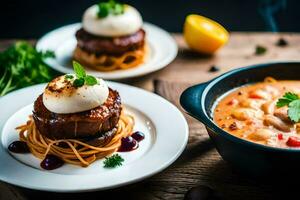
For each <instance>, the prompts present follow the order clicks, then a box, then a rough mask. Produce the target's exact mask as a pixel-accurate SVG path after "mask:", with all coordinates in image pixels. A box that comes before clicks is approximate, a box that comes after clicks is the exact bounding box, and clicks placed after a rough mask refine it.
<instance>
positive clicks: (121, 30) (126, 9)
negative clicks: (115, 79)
mask: <svg viewBox="0 0 300 200" xmlns="http://www.w3.org/2000/svg"><path fill="white" fill-rule="evenodd" d="M142 25H143V20H142V17H141V15H140V13H139V12H138V11H137V10H136V9H135V8H134V7H132V6H130V5H126V4H122V3H118V2H116V1H114V0H109V1H108V2H101V3H99V4H97V5H93V6H91V7H90V8H88V9H87V10H86V11H85V13H84V15H83V20H82V28H81V29H80V30H78V31H77V32H76V39H77V47H76V49H75V52H74V59H75V60H77V61H79V62H81V63H83V64H85V65H87V66H89V67H92V68H94V69H97V70H100V71H112V70H116V69H127V68H131V67H135V66H137V65H139V64H140V63H142V62H143V59H144V54H145V31H144V30H143V29H142Z"/></svg>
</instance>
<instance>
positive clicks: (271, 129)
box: [214, 79, 300, 148]
mask: <svg viewBox="0 0 300 200" xmlns="http://www.w3.org/2000/svg"><path fill="white" fill-rule="evenodd" d="M286 92H292V93H295V94H298V95H300V81H275V80H274V79H267V80H266V81H265V82H260V83H255V84H252V85H246V86H243V87H240V88H238V89H235V90H233V91H232V92H229V93H228V94H227V95H226V96H224V97H222V98H221V99H220V100H219V102H218V104H217V106H216V107H215V109H214V121H215V123H216V124H217V125H218V126H219V127H221V128H222V129H224V130H225V131H226V132H228V133H230V134H232V135H234V136H236V137H239V138H241V139H245V140H248V141H252V142H255V143H259V144H263V145H268V146H273V147H279V148H300V123H295V122H293V121H292V120H291V119H290V118H289V115H288V106H284V107H280V108H279V107H277V106H276V103H277V101H278V99H279V98H281V97H282V96H283V95H284V94H285V93H286Z"/></svg>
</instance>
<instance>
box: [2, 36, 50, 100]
mask: <svg viewBox="0 0 300 200" xmlns="http://www.w3.org/2000/svg"><path fill="white" fill-rule="evenodd" d="M50 57H54V53H53V52H50V51H46V52H39V51H37V50H36V49H35V48H34V47H33V46H32V45H31V44H29V43H27V42H23V41H22V42H17V43H15V44H14V45H12V46H11V47H9V48H8V49H6V50H5V51H3V52H0V96H3V95H5V94H7V93H8V92H11V91H13V90H16V89H19V88H22V87H26V86H30V85H34V84H38V83H44V82H49V81H50V80H52V78H53V77H54V76H55V75H56V73H55V72H54V71H53V70H51V69H50V68H49V66H48V65H47V64H46V63H45V62H44V59H46V58H50Z"/></svg>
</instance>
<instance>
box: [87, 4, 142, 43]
mask: <svg viewBox="0 0 300 200" xmlns="http://www.w3.org/2000/svg"><path fill="white" fill-rule="evenodd" d="M124 7H125V8H124V13H122V14H120V15H112V14H109V15H108V16H107V17H104V18H99V17H98V16H97V12H98V6H97V5H93V6H91V7H90V8H88V9H87V10H86V11H85V13H84V15H83V20H82V26H83V29H84V30H85V31H87V32H89V33H91V34H94V35H98V36H106V37H116V36H124V35H131V34H133V33H135V32H137V31H138V30H139V29H140V28H141V27H142V25H143V20H142V17H141V15H140V13H139V12H138V11H137V10H136V9H135V8H134V7H132V6H129V5H124Z"/></svg>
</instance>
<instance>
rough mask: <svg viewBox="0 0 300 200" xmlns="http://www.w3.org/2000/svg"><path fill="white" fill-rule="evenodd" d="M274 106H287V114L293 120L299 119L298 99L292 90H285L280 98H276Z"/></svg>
mask: <svg viewBox="0 0 300 200" xmlns="http://www.w3.org/2000/svg"><path fill="white" fill-rule="evenodd" d="M276 106H277V107H278V108H280V107H283V106H288V116H289V118H290V119H291V120H292V121H293V122H299V121H300V99H299V96H298V95H297V94H295V93H292V92H287V93H285V94H284V95H283V97H282V98H280V99H278V101H277V103H276Z"/></svg>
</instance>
